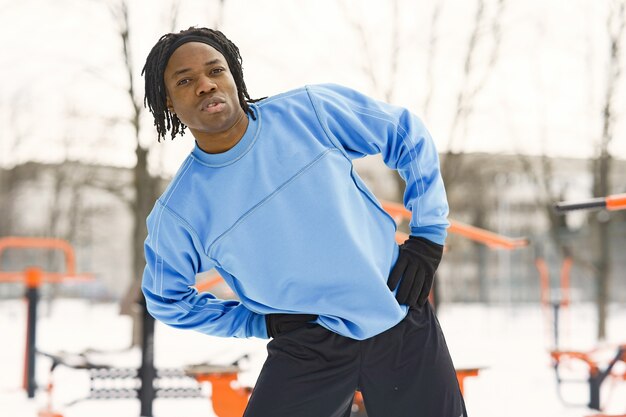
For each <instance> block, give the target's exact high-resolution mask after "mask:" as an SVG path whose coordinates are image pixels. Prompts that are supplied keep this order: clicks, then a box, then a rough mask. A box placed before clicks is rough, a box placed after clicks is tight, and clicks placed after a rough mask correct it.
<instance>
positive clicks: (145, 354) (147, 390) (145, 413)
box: [139, 297, 156, 417]
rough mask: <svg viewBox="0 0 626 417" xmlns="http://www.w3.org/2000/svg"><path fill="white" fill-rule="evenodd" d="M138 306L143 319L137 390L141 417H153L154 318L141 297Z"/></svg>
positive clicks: (154, 376)
mask: <svg viewBox="0 0 626 417" xmlns="http://www.w3.org/2000/svg"><path fill="white" fill-rule="evenodd" d="M139 306H140V308H141V314H142V318H143V320H142V326H141V368H139V378H140V379H141V388H140V389H139V401H140V402H141V417H153V416H152V401H153V400H154V397H155V396H156V391H155V389H154V380H155V378H156V369H155V368H154V318H153V317H152V316H151V315H150V314H149V313H148V309H147V308H146V302H145V299H144V298H143V297H141V301H140V302H139Z"/></svg>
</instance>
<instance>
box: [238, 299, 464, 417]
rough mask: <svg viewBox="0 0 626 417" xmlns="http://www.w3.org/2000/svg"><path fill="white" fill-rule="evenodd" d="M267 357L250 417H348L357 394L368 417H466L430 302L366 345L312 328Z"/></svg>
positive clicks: (272, 347) (274, 346) (272, 346)
mask: <svg viewBox="0 0 626 417" xmlns="http://www.w3.org/2000/svg"><path fill="white" fill-rule="evenodd" d="M267 350H268V358H267V360H266V361H265V364H264V366H263V369H262V370H261V374H260V375H259V379H258V380H257V383H256V386H255V387H254V390H253V391H252V396H251V397H250V401H249V403H248V407H247V409H246V412H245V413H244V417H348V416H350V409H351V404H352V399H353V396H354V392H355V390H357V389H358V390H359V391H361V393H362V394H363V400H364V402H365V409H366V411H367V415H368V417H467V413H466V411H465V404H464V402H463V397H462V396H461V392H460V389H459V385H458V382H457V379H456V372H455V370H454V366H453V365H452V360H451V359H450V354H449V352H448V348H447V346H446V342H445V340H444V337H443V333H442V332H441V328H440V327H439V323H438V321H437V318H436V317H435V314H434V312H433V310H432V308H431V307H430V305H429V304H428V303H427V304H426V305H425V306H424V307H422V308H417V309H411V310H410V311H409V314H408V315H407V316H406V318H405V319H404V320H402V321H401V322H400V323H398V325H396V326H395V327H393V328H391V329H389V330H387V331H386V332H384V333H381V334H379V335H377V336H375V337H372V338H370V339H367V340H362V341H358V340H353V339H350V338H347V337H343V336H339V335H338V334H336V333H333V332H330V331H328V330H326V329H324V328H323V327H321V326H318V325H315V324H311V325H309V326H307V327H304V328H300V329H297V330H294V331H292V332H289V333H286V334H283V335H281V336H279V337H278V338H276V339H273V340H272V341H270V342H269V344H268V346H267Z"/></svg>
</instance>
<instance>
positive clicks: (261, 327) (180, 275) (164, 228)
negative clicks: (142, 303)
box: [142, 201, 267, 338]
mask: <svg viewBox="0 0 626 417" xmlns="http://www.w3.org/2000/svg"><path fill="white" fill-rule="evenodd" d="M147 222H148V238H147V239H146V241H145V256H146V268H145V270H144V275H143V282H142V290H143V293H144V295H145V298H146V304H147V308H148V311H149V312H150V314H151V315H152V316H154V317H155V318H156V319H158V320H160V321H162V322H163V323H165V324H168V325H170V326H173V327H177V328H183V329H194V330H197V331H200V332H202V333H206V334H210V335H213V336H224V337H231V336H232V337H241V338H245V337H260V338H267V331H266V328H265V320H264V318H263V316H262V315H259V314H256V313H254V312H252V311H250V310H249V309H247V308H246V307H245V306H244V305H243V304H241V303H240V302H238V301H231V300H219V299H217V298H216V297H215V296H213V295H212V294H209V293H198V291H197V290H196V289H195V288H193V285H194V284H195V276H196V273H198V272H200V271H206V270H209V269H210V268H211V267H213V266H214V263H213V262H212V261H211V260H210V259H209V258H208V257H207V256H206V255H205V254H204V251H203V250H202V245H201V244H200V240H199V239H198V237H197V235H196V234H195V233H194V232H193V230H192V229H191V227H189V226H188V225H187V224H186V223H185V222H184V221H183V220H182V219H181V218H179V217H177V216H176V215H175V214H174V213H172V212H171V211H170V210H169V209H168V208H166V207H165V206H163V205H162V204H161V202H160V201H158V202H157V203H156V205H155V208H154V209H153V211H152V213H151V214H150V216H149V217H148V220H147Z"/></svg>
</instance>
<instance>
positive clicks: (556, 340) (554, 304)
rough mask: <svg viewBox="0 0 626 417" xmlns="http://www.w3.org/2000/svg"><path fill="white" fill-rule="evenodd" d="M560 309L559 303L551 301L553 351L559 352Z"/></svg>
mask: <svg viewBox="0 0 626 417" xmlns="http://www.w3.org/2000/svg"><path fill="white" fill-rule="evenodd" d="M560 307H561V302H560V301H558V300H553V301H552V308H553V309H554V323H553V330H554V350H559V308H560Z"/></svg>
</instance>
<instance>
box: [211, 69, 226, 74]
mask: <svg viewBox="0 0 626 417" xmlns="http://www.w3.org/2000/svg"><path fill="white" fill-rule="evenodd" d="M221 72H224V68H213V69H212V70H211V74H219V73H221Z"/></svg>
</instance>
